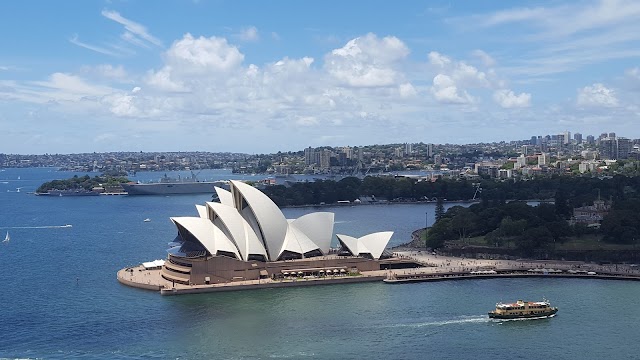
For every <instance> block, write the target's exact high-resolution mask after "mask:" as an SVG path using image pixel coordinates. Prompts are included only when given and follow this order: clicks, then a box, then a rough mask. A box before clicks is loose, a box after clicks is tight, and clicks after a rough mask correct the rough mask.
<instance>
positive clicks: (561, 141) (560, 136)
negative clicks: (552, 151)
mask: <svg viewBox="0 0 640 360" xmlns="http://www.w3.org/2000/svg"><path fill="white" fill-rule="evenodd" d="M565 140H566V139H565V135H564V134H558V135H556V141H557V142H556V146H558V147H561V146H563V145H565V144H566V142H565Z"/></svg>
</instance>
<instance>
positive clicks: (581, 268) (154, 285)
mask: <svg viewBox="0 0 640 360" xmlns="http://www.w3.org/2000/svg"><path fill="white" fill-rule="evenodd" d="M394 256H397V257H399V258H404V259H410V260H413V261H415V262H416V263H419V264H422V265H423V266H422V267H418V268H412V269H394V270H376V271H365V272H362V273H361V274H360V275H357V276H331V277H329V276H327V277H304V278H291V279H278V280H274V279H261V280H246V281H235V282H230V283H223V284H209V285H185V284H178V283H172V282H170V281H168V280H166V279H164V278H162V276H160V270H145V269H144V268H143V267H142V266H136V267H130V268H126V269H122V270H120V271H119V272H118V275H117V277H118V281H120V282H121V283H123V284H125V285H129V286H133V287H137V288H142V289H147V290H154V291H160V292H161V294H163V295H179V294H190V293H203V292H220V291H237V290H250V289H262V288H280V287H296V286H313V285H329V284H345V283H356V282H372V281H382V280H383V279H384V281H385V282H389V283H400V282H419V281H441V280H455V279H474V278H475V279H477V278H496V277H532V276H535V277H538V276H554V277H586V278H602V279H620V280H640V269H639V268H638V267H635V266H634V265H628V264H607V265H599V264H594V263H585V262H581V261H554V260H531V259H522V260H489V259H468V258H457V257H450V256H442V255H437V254H433V253H430V252H427V251H415V250H414V251H396V252H395V253H394Z"/></svg>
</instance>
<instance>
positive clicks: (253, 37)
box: [238, 26, 260, 41]
mask: <svg viewBox="0 0 640 360" xmlns="http://www.w3.org/2000/svg"><path fill="white" fill-rule="evenodd" d="M238 37H239V38H240V40H242V41H258V40H259V39H260V35H259V34H258V29H257V28H256V27H255V26H250V27H248V28H246V29H242V31H240V33H239V34H238Z"/></svg>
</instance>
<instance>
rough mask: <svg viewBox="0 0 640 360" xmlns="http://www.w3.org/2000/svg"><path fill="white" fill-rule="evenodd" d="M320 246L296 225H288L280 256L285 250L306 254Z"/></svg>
mask: <svg viewBox="0 0 640 360" xmlns="http://www.w3.org/2000/svg"><path fill="white" fill-rule="evenodd" d="M318 249H319V247H318V245H316V244H315V243H314V242H313V241H311V239H309V237H308V236H307V235H306V234H305V233H304V232H302V231H301V230H300V229H298V228H296V227H295V226H292V225H289V226H288V227H287V235H286V236H285V238H284V242H283V244H282V249H280V251H279V252H278V257H279V256H280V255H282V253H283V252H285V251H290V252H293V253H296V254H300V255H302V256H304V254H305V253H307V252H309V251H313V250H318Z"/></svg>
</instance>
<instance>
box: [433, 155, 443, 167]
mask: <svg viewBox="0 0 640 360" xmlns="http://www.w3.org/2000/svg"><path fill="white" fill-rule="evenodd" d="M433 163H434V164H436V165H440V164H442V155H440V154H438V155H433Z"/></svg>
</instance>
